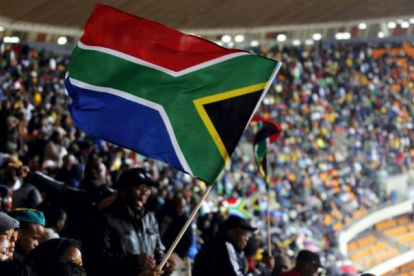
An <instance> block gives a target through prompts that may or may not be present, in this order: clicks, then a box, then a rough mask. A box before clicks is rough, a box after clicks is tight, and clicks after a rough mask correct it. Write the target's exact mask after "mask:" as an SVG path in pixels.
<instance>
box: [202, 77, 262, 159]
mask: <svg viewBox="0 0 414 276" xmlns="http://www.w3.org/2000/svg"><path fill="white" fill-rule="evenodd" d="M266 84H267V82H262V83H259V84H255V85H251V86H247V87H243V88H239V89H234V90H230V91H227V92H223V93H219V94H216V95H212V96H207V97H204V98H199V99H195V100H194V105H195V107H196V109H197V112H198V114H200V117H201V120H202V121H203V123H204V125H205V126H206V127H207V130H208V132H209V133H210V135H211V137H212V138H213V141H214V143H215V144H216V146H217V148H218V150H219V152H220V154H221V156H222V157H223V159H224V161H225V163H226V164H227V163H228V162H229V161H230V156H229V154H228V152H227V150H226V147H225V146H224V143H223V141H222V140H221V137H220V135H219V134H218V133H217V130H216V128H215V127H214V125H213V123H212V122H211V119H210V117H209V116H208V114H207V112H206V110H205V108H204V105H205V104H210V103H215V102H219V101H224V100H227V99H230V98H234V97H238V96H242V95H246V94H249V93H253V92H257V91H259V90H264V88H265V87H266Z"/></svg>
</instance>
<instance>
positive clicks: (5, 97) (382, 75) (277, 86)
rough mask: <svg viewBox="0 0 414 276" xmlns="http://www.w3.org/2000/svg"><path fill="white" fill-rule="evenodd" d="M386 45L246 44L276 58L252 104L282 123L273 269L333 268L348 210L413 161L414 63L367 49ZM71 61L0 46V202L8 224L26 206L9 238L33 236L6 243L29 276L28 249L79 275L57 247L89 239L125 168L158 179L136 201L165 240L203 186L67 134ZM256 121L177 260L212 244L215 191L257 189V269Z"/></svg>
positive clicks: (375, 195) (257, 253) (219, 217)
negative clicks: (314, 263)
mask: <svg viewBox="0 0 414 276" xmlns="http://www.w3.org/2000/svg"><path fill="white" fill-rule="evenodd" d="M391 47H394V48H399V47H401V45H393V44H385V43H384V44H376V45H370V44H363V43H358V44H328V43H321V44H318V45H315V46H313V47H308V46H300V47H284V48H264V47H262V48H254V49H250V50H251V51H253V52H256V53H258V54H260V55H264V56H266V57H269V58H274V59H277V60H280V61H282V63H283V66H282V68H281V70H280V72H279V74H278V76H277V78H276V80H275V82H274V85H273V87H272V89H271V90H270V91H269V93H268V95H267V96H266V98H265V99H264V101H263V104H262V105H261V107H260V110H259V112H260V114H261V115H262V116H264V117H266V118H269V119H271V120H274V121H276V122H278V123H280V125H281V127H282V130H283V133H282V136H281V137H280V139H279V140H278V141H277V142H276V143H275V144H273V145H272V146H271V151H270V153H269V163H270V164H269V165H270V168H271V169H270V173H269V174H270V177H271V187H270V191H269V193H270V194H271V198H272V201H271V205H270V210H271V211H270V215H271V237H272V248H271V250H272V251H273V254H276V256H277V258H276V259H275V260H276V267H278V269H280V267H282V266H287V267H288V268H289V267H290V264H289V261H290V260H289V259H292V258H293V257H294V256H295V255H296V253H297V252H298V251H299V250H301V249H309V250H311V251H319V252H320V254H321V256H322V259H323V261H324V263H325V266H326V267H327V269H328V270H327V271H328V273H327V274H328V275H341V274H340V272H339V270H338V269H339V267H338V265H337V264H338V260H343V259H346V256H340V254H339V253H338V250H337V233H338V231H340V229H342V227H343V225H346V224H347V223H350V222H351V221H352V220H353V219H355V213H356V212H357V211H360V210H370V209H373V208H376V207H378V206H379V205H380V204H382V203H384V202H387V201H393V200H398V198H396V197H395V196H393V197H389V196H387V195H386V194H385V193H384V191H383V190H382V189H381V186H380V185H379V181H380V180H381V179H382V178H384V177H387V176H389V175H394V174H398V173H402V172H406V171H408V170H409V169H411V168H412V157H413V155H414V145H413V144H412V142H411V141H414V132H413V127H414V125H413V116H412V115H413V114H412V109H411V105H412V104H413V102H414V62H413V59H412V57H411V56H409V54H407V53H406V52H404V51H401V52H400V53H399V54H398V55H396V54H394V53H393V52H391V51H390V52H389V53H385V54H384V55H381V56H379V57H377V56H375V51H376V49H379V48H381V49H384V48H385V49H387V48H391ZM68 62H69V57H68V56H56V55H54V54H52V53H46V52H43V51H38V50H35V49H33V48H30V47H29V46H27V45H18V44H1V45H0V103H1V108H0V184H2V185H1V186H0V192H1V193H0V198H1V201H0V203H1V211H2V212H9V214H10V215H11V216H14V217H15V218H16V219H17V220H19V215H16V214H15V213H16V212H17V214H19V213H23V215H28V214H26V213H27V212H28V213H29V216H30V217H31V219H30V222H31V223H28V220H25V219H23V220H21V219H20V220H19V221H20V225H21V226H20V230H19V231H20V232H21V233H20V234H21V236H22V237H24V236H25V235H24V232H36V233H37V232H39V233H38V234H36V235H35V238H36V241H31V242H30V243H29V242H27V243H25V242H21V243H19V242H17V243H16V250H15V251H16V252H18V253H19V254H20V255H22V256H20V259H22V260H24V259H28V261H27V263H30V261H31V264H32V265H31V267H32V268H33V267H34V268H33V269H35V270H36V271H40V272H39V273H43V272H42V267H41V266H42V265H44V264H43V263H41V262H39V261H36V260H37V258H39V255H40V256H43V255H45V254H48V253H47V252H52V251H53V252H55V254H52V255H53V256H50V258H53V260H52V259H50V262H49V263H47V265H50V264H53V265H54V266H55V267H56V268H55V269H57V270H58V269H61V270H62V271H63V270H65V269H66V270H68V271H69V270H71V269H72V270H76V269H78V270H79V267H78V266H75V267H73V262H72V261H73V260H75V259H76V258H75V257H73V258H72V257H70V258H63V257H62V256H63V255H65V254H69V253H67V252H66V251H67V250H69V249H73V248H75V249H76V250H79V251H80V250H81V247H82V246H81V245H80V244H79V243H78V241H81V242H82V244H83V245H87V244H88V241H90V240H93V239H94V238H96V237H90V236H88V231H87V230H88V228H89V227H90V226H91V221H92V218H93V217H95V216H98V217H99V215H97V214H98V213H100V212H104V210H107V209H108V208H109V209H111V208H112V206H113V204H116V203H117V199H116V198H114V195H116V194H117V192H116V191H118V190H119V196H121V194H122V192H125V189H126V188H125V186H122V185H119V184H120V182H119V181H118V180H119V176H120V175H121V174H122V172H123V171H128V170H129V169H132V168H136V167H140V168H143V169H144V170H145V171H146V172H148V173H149V174H150V176H151V179H153V180H155V181H156V182H157V183H158V184H157V186H156V188H154V187H152V188H151V189H152V193H151V196H150V197H149V198H148V201H147V202H146V208H147V209H148V210H151V211H153V212H155V214H156V215H155V218H156V219H157V221H158V225H159V232H160V236H161V239H162V242H163V243H164V245H165V246H166V247H167V248H168V246H170V245H171V244H172V242H173V239H174V238H175V236H176V235H177V233H178V232H179V230H180V228H181V226H182V225H183V224H184V222H185V219H186V216H187V215H188V213H189V212H190V211H191V209H192V207H193V206H194V205H195V203H196V202H197V201H198V200H199V199H200V197H201V195H202V194H203V192H204V191H205V188H206V185H205V183H203V182H201V181H198V180H196V179H194V178H192V177H190V176H188V175H186V174H184V173H182V172H179V171H176V170H174V169H172V168H171V167H169V166H167V165H165V164H163V163H160V162H157V161H154V160H149V159H147V158H145V157H144V156H141V155H139V154H137V153H134V152H132V151H129V150H127V149H123V148H120V147H118V146H116V145H114V144H111V143H108V142H106V141H103V140H101V139H98V138H94V137H90V136H88V135H87V134H85V133H84V132H83V131H81V130H79V129H77V128H76V127H75V126H74V124H73V122H72V120H71V116H70V111H69V108H68V107H69V105H70V98H69V96H68V95H67V93H66V91H65V88H64V76H65V73H66V67H67V65H68ZM257 129H258V125H256V124H251V125H250V126H249V127H248V129H247V130H246V132H245V135H244V137H243V138H242V141H241V142H240V145H239V147H238V148H237V149H236V152H235V153H234V154H233V156H232V162H231V163H230V165H229V166H228V167H227V168H226V171H225V173H224V175H223V177H222V178H221V179H219V181H218V183H217V184H216V186H215V187H214V189H213V192H212V194H211V195H210V196H209V197H208V199H207V201H206V202H205V203H204V204H203V206H202V209H201V212H200V213H199V215H198V216H197V218H196V219H195V221H194V223H193V225H192V227H191V229H190V231H188V232H187V233H186V235H185V236H184V238H183V241H182V242H181V243H180V245H179V246H178V247H177V249H176V254H177V255H178V256H179V258H180V259H182V260H184V259H185V258H187V257H188V258H189V259H192V260H193V259H195V256H196V255H197V252H198V251H199V250H200V248H201V247H202V245H203V244H206V243H208V242H210V241H212V240H213V239H214V237H215V235H216V234H217V232H218V231H219V229H220V225H222V224H223V222H224V221H225V220H226V218H227V217H228V214H227V213H226V204H225V203H224V201H223V200H224V199H227V198H250V197H252V196H254V195H259V196H258V197H257V198H258V201H259V203H258V204H257V206H253V205H251V206H247V208H248V209H249V211H250V212H251V213H252V219H251V221H252V223H253V224H254V225H255V226H256V227H258V228H259V230H257V231H258V233H259V235H255V236H254V238H251V239H250V241H249V243H248V244H247V245H246V249H245V253H246V256H250V258H248V259H249V266H248V269H250V270H251V271H254V269H255V267H256V266H259V265H258V263H256V261H257V262H258V261H260V260H264V259H266V251H267V246H266V242H265V241H266V239H265V237H266V227H265V217H266V216H265V210H266V201H265V198H266V195H265V194H266V192H267V191H266V189H265V184H264V181H263V179H262V177H261V176H260V174H259V173H258V172H257V168H256V166H255V164H254V158H253V154H252V141H253V138H254V133H255V131H257ZM126 135H127V134H126ZM29 170H30V171H29ZM37 172H42V173H44V174H45V175H47V176H49V177H51V179H48V178H46V177H45V176H44V175H42V174H38V173H37ZM121 183H122V182H121ZM59 185H60V186H59ZM150 186H151V185H150ZM62 187H64V188H62ZM141 203H142V202H141ZM138 205H139V204H138ZM21 208H23V209H21ZM24 208H31V209H36V211H33V210H30V212H29V211H28V210H27V209H24ZM112 209H114V208H112ZM14 212H15V213H14ZM33 212H34V213H33ZM105 214H106V213H105ZM33 216H34V217H33ZM108 216H109V215H108ZM100 219H101V220H105V219H108V218H107V217H105V218H100ZM149 220H150V221H151V222H149V223H156V222H155V221H152V218H149ZM34 222H35V223H34ZM33 223H34V224H33ZM39 225H40V226H42V227H41V228H43V229H42V231H40V230H39V229H38V228H40V226H39ZM38 226H39V227H38ZM91 227H92V226H91ZM97 231H98V232H99V230H97ZM108 231H109V230H108ZM95 234H96V232H95ZM98 236H99V235H98ZM61 237H65V238H61ZM66 238H67V239H66ZM49 240H50V241H49ZM19 244H20V245H19ZM38 244H40V245H39V246H38V247H37V248H38V249H34V248H35V247H36V246H37V245H38ZM25 245H30V246H29V247H28V248H24V246H25ZM156 248H157V249H160V248H161V247H158V246H156ZM0 249H1V248H0ZM157 249H153V251H154V250H155V251H156V250H157ZM76 250H72V251H76ZM0 253H1V251H0ZM72 253H73V254H74V255H76V254H75V253H77V252H72ZM84 253H85V254H84V255H85V256H88V254H93V252H91V253H90V252H87V250H86V251H85V252H84ZM4 254H8V253H7V252H6V253H4ZM154 254H155V255H156V253H154ZM29 256H31V257H30V258H29ZM65 256H66V255H65ZM71 256H72V255H71ZM107 257H108V261H109V262H110V260H111V256H110V255H108V256H107ZM114 258H115V257H114ZM40 259H42V258H40ZM90 259H93V258H92V257H91V258H90ZM56 260H61V262H59V263H58V264H57V263H56ZM156 261H159V258H156ZM148 262H149V263H150V261H148ZM75 263H77V264H78V265H80V264H81V263H82V261H76V262H75ZM143 263H144V261H143ZM33 264H34V265H33ZM282 264H283V265H282ZM15 266H18V265H17V264H15ZM39 266H40V267H39ZM63 266H64V268H62V267H63ZM95 266H99V263H97V264H96V265H95ZM86 267H88V266H87V263H86ZM22 269H23V268H22ZM57 270H56V271H57ZM81 270H82V269H81ZM92 270H93V269H92ZM276 270H277V269H275V271H276ZM79 273H83V272H79ZM92 273H93V272H92ZM278 273H279V272H275V274H274V275H278ZM39 275H46V274H39ZM62 275H63V274H62ZM65 275H66V274H65ZM68 275H69V274H68ZM73 275H82V274H73ZM91 275H92V274H91ZM101 275H102V274H101ZM125 275H126V274H125ZM148 275H150V274H148Z"/></svg>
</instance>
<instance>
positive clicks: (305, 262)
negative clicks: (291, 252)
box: [280, 250, 323, 276]
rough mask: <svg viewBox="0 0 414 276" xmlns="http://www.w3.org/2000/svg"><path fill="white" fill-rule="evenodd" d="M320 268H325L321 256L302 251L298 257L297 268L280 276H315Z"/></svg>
mask: <svg viewBox="0 0 414 276" xmlns="http://www.w3.org/2000/svg"><path fill="white" fill-rule="evenodd" d="M319 268H323V266H322V263H321V260H320V258H319V255H318V254H317V253H314V252H311V251H308V250H301V251H299V253H298V255H297V257H296V265H295V267H294V268H293V269H292V270H290V271H286V272H283V273H282V274H280V276H315V275H317V273H318V270H319Z"/></svg>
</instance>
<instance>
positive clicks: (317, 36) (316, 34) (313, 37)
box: [312, 33, 322, 40]
mask: <svg viewBox="0 0 414 276" xmlns="http://www.w3.org/2000/svg"><path fill="white" fill-rule="evenodd" d="M312 39H313V40H321V39H322V35H321V34H320V33H314V34H313V36H312Z"/></svg>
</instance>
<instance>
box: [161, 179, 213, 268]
mask: <svg viewBox="0 0 414 276" xmlns="http://www.w3.org/2000/svg"><path fill="white" fill-rule="evenodd" d="M212 188H213V185H209V186H208V188H207V190H206V191H205V193H204V195H203V197H202V198H201V199H200V201H199V202H198V203H197V205H196V206H195V207H194V209H193V211H192V212H191V214H190V216H189V217H188V219H187V221H186V222H185V224H184V226H183V228H182V229H181V231H180V233H179V234H178V236H177V237H176V238H175V240H174V242H173V244H172V245H171V246H170V249H168V251H167V254H165V256H164V258H163V259H162V261H161V263H160V264H159V266H158V268H157V269H158V270H162V268H163V267H164V266H165V264H166V263H167V261H168V259H169V258H170V256H171V254H172V253H173V252H174V249H175V248H176V247H177V245H178V243H179V242H180V240H181V238H182V237H183V235H184V233H185V231H187V229H188V227H189V226H190V224H191V222H192V221H193V219H194V217H195V216H196V214H197V212H198V210H199V209H200V207H201V204H202V203H203V201H204V200H205V199H206V198H207V196H208V195H209V194H210V191H211V189H212Z"/></svg>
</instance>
